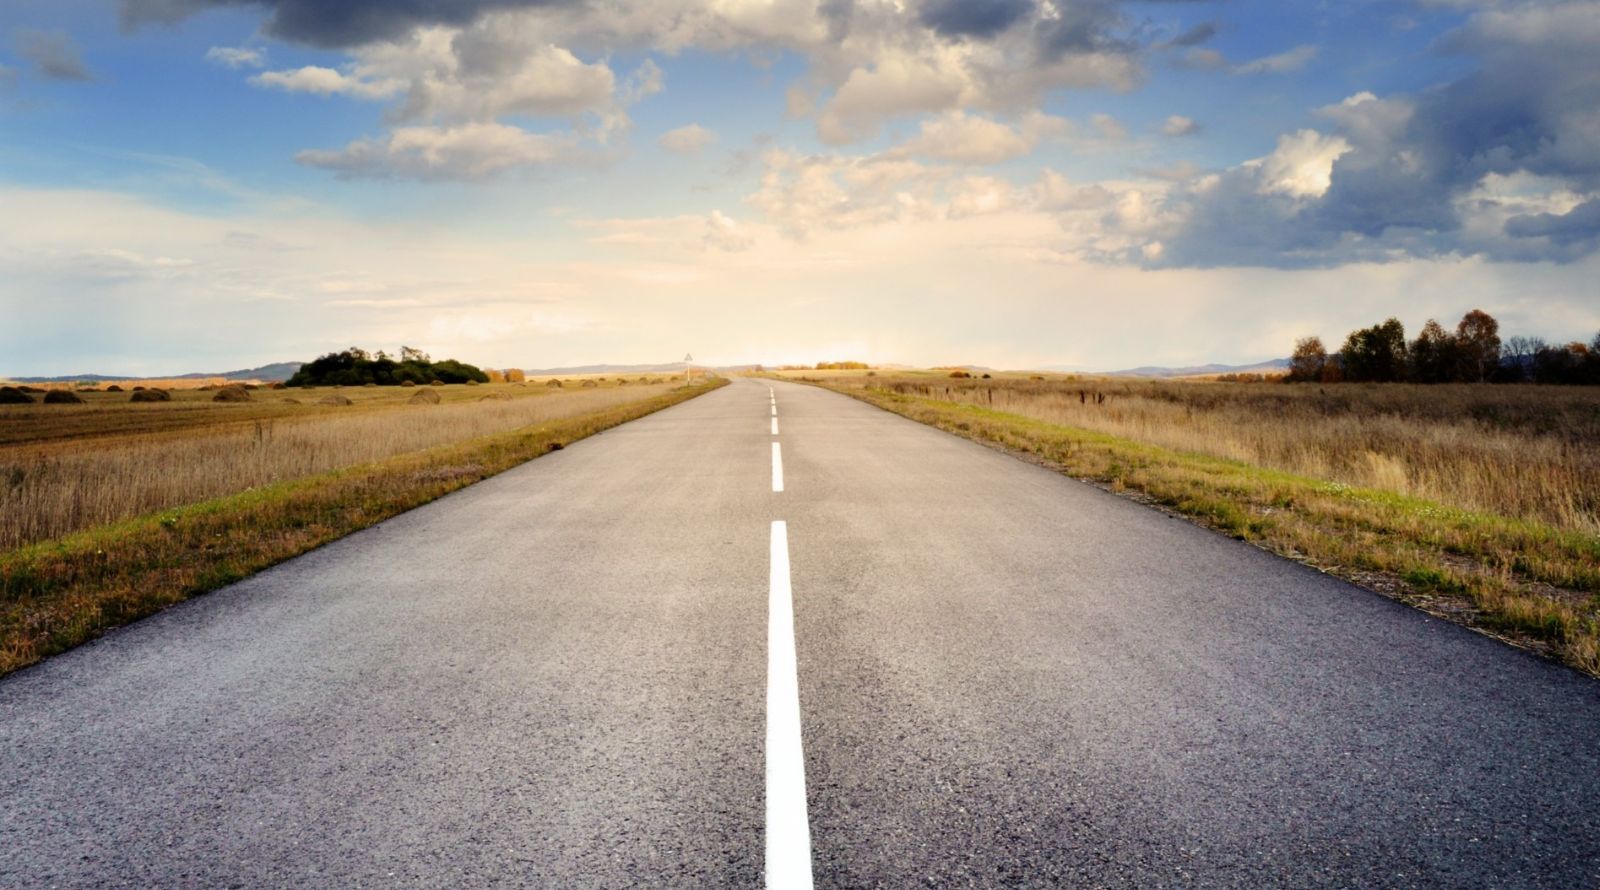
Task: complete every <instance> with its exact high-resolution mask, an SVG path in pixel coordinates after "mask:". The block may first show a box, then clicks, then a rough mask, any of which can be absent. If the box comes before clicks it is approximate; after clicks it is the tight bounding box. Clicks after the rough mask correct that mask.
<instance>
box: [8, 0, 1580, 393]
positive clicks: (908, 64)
mask: <svg viewBox="0 0 1600 890" xmlns="http://www.w3.org/2000/svg"><path fill="white" fill-rule="evenodd" d="M397 10H398V11H397ZM1596 57H1600V3H1596V2H1592V0H1576V2H1553V3H1532V2H1494V0H1408V2H1341V3H1253V2H1243V0H1237V2H1221V3H1207V2H1170V3H1120V2H1116V0H1092V2H1068V0H1054V2H1051V0H963V2H953V0H900V2H879V0H856V2H853V3H849V2H837V0H834V2H824V3H815V2H799V0H794V2H790V0H760V2H756V0H719V2H715V3H698V2H689V0H661V2H653V3H645V2H627V0H608V2H604V3H600V2H581V0H578V2H566V0H544V2H540V3H526V2H522V0H462V2H456V3H450V4H429V3H412V4H394V3H384V2H379V0H337V2H334V0H269V2H257V3H250V2H237V0H229V2H223V0H120V2H118V0H65V2H62V0H55V2H42V0H10V2H8V3H7V4H6V7H5V8H4V10H0V304H3V305H5V306H6V308H7V313H6V314H7V316H8V317H10V318H13V319H15V320H16V321H17V322H18V323H17V324H12V325H7V326H6V328H5V329H4V330H0V373H9V374H17V375H21V374H33V373H39V374H44V373H71V372H79V371H91V370H92V371H102V372H121V373H151V374H160V373H170V372H181V371H187V370H197V369H205V370H216V369H220V368H223V367H239V366H245V365H250V364H256V363H261V362H266V361H274V360H281V359H289V358H300V359H303V358H309V357H310V356H312V355H315V354H317V353H320V352H324V351H327V350H330V349H335V348H339V347H342V346H345V345H350V344H360V345H364V346H367V347H369V348H388V349H391V350H392V349H394V348H395V347H396V346H398V345H399V344H400V343H402V342H403V343H406V344H409V345H416V346H421V347H424V348H427V349H430V350H431V351H433V352H434V353H436V354H449V355H457V356H459V357H461V358H463V359H466V360H469V361H477V362H480V363H482V364H485V365H493V366H523V367H542V366H552V365H559V364H567V363H585V362H594V361H616V362H633V361H657V360H663V359H670V358H672V357H674V356H676V355H681V354H682V353H683V352H684V351H685V350H692V351H693V352H694V353H695V354H696V355H697V356H698V357H701V358H704V359H707V360H710V361H722V362H744V361H765V362H774V363H775V362H785V361H817V360H822V359H830V358H860V359H866V360H871V361H883V362H907V363H918V364H921V363H929V364H931V363H949V362H975V363H982V364H986V365H992V366H998V367H1047V366H1049V367H1081V368H1110V367H1118V366H1127V365H1134V364H1147V363H1167V364H1183V363H1190V362H1200V361H1210V360H1222V361H1239V362H1244V361H1253V360H1259V359H1264V358H1270V357H1276V356H1281V355H1283V354H1286V353H1287V351H1288V349H1289V347H1290V345H1291V344H1292V343H1293V340H1294V339H1295V338H1296V337H1298V336H1304V335H1307V334H1319V335H1321V336H1323V337H1324V338H1325V339H1329V340H1335V341H1336V340H1338V339H1340V338H1342V336H1343V334H1344V333H1345V332H1346V331H1347V330H1349V329H1350V328H1351V327H1354V326H1357V325H1362V324H1367V323H1371V322H1373V321H1376V320H1379V319H1381V318H1383V317H1386V316H1389V315H1396V316H1398V317H1400V318H1401V319H1402V321H1404V322H1405V323H1406V324H1407V326H1408V328H1410V329H1413V330H1414V329H1415V328H1417V327H1418V326H1420V325H1421V323H1422V322H1423V321H1424V320H1425V319H1426V318H1429V317H1435V316H1437V317H1439V318H1440V319H1441V320H1444V321H1446V322H1447V323H1449V322H1453V320H1454V319H1455V318H1457V317H1459V315H1460V314H1462V313H1463V312H1465V311H1466V310H1468V309H1471V308H1475V307H1481V308H1484V309H1486V310H1488V311H1490V312H1491V313H1494V314H1496V315H1497V316H1499V317H1501V319H1502V322H1503V324H1504V326H1505V328H1506V329H1507V333H1513V332H1514V333H1525V334H1531V335H1537V336H1544V337H1548V338H1551V339H1570V338H1574V337H1581V338H1583V339H1585V340H1587V339H1588V338H1589V337H1591V336H1592V335H1593V334H1594V331H1595V329H1596V328H1600V289H1597V288H1596V287H1595V285H1594V284H1593V282H1594V281H1595V280H1596V272H1600V261H1597V259H1596V252H1597V248H1600V198H1597V195H1600V82H1597V77H1596V73H1595V69H1594V63H1593V61H1592V60H1593V59H1594V58H1596Z"/></svg>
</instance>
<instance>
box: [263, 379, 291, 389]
mask: <svg viewBox="0 0 1600 890" xmlns="http://www.w3.org/2000/svg"><path fill="white" fill-rule="evenodd" d="M287 388H288V387H287V385H286V384H284V382H283V381H282V380H279V381H277V382H275V383H273V384H272V385H270V386H268V387H267V389H287Z"/></svg>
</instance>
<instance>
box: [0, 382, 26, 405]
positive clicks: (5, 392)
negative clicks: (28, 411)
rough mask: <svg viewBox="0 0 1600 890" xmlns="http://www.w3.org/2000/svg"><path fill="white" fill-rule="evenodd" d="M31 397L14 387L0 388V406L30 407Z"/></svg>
mask: <svg viewBox="0 0 1600 890" xmlns="http://www.w3.org/2000/svg"><path fill="white" fill-rule="evenodd" d="M32 404H33V396H30V395H28V394H27V393H25V392H23V391H22V390H20V389H17V388H16V387H15V386H0V405H32Z"/></svg>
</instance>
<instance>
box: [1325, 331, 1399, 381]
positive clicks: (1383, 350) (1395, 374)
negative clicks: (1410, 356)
mask: <svg viewBox="0 0 1600 890" xmlns="http://www.w3.org/2000/svg"><path fill="white" fill-rule="evenodd" d="M1339 361H1340V364H1341V365H1343V368H1344V379H1346V380H1349V381H1352V382H1359V381H1373V382H1376V383H1392V382H1394V381H1396V380H1401V379H1404V377H1405V371H1406V329H1405V326H1404V325H1402V324H1400V319H1398V318H1391V319H1389V320H1388V321H1385V322H1384V323H1383V324H1377V325H1373V326H1372V327H1370V328H1361V329H1360V330H1356V331H1351V332H1350V336H1349V337H1346V338H1345V341H1344V347H1343V348H1342V349H1340V350H1339Z"/></svg>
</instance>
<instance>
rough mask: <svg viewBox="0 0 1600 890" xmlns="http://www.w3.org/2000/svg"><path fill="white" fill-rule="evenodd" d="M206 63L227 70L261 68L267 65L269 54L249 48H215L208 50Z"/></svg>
mask: <svg viewBox="0 0 1600 890" xmlns="http://www.w3.org/2000/svg"><path fill="white" fill-rule="evenodd" d="M206 61H208V62H212V63H215V64H217V65H222V66H224V67H226V68H260V67H262V66H263V65H265V64H267V53H266V50H262V49H256V48H253V47H247V46H213V47H212V48H210V49H208V50H206Z"/></svg>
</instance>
